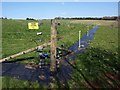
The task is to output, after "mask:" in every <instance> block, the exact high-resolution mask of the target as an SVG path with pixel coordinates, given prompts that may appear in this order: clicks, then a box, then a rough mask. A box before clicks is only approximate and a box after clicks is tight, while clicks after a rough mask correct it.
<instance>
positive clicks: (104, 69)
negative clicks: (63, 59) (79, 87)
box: [71, 48, 120, 88]
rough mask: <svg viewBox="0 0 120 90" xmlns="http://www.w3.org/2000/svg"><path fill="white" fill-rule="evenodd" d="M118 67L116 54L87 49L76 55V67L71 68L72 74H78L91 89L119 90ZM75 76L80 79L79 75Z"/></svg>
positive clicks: (119, 73) (119, 67) (119, 63)
mask: <svg viewBox="0 0 120 90" xmlns="http://www.w3.org/2000/svg"><path fill="white" fill-rule="evenodd" d="M119 65H120V61H119V57H118V52H110V51H108V50H102V49H99V48H88V49H87V50H86V51H84V53H82V54H79V55H78V58H77V61H76V65H73V66H72V65H71V66H72V67H73V68H74V69H75V71H74V73H76V72H79V73H80V74H81V76H82V77H83V78H84V80H85V81H86V82H87V84H88V85H89V86H91V87H92V88H94V87H108V88H109V87H110V88H111V87H112V88H120V87H119V86H120V78H119V76H120V66H119ZM76 75H77V77H80V75H79V74H77V73H76ZM101 76H102V78H103V79H104V80H102V78H101ZM76 79H77V78H76ZM105 80H106V81H105ZM110 82H111V83H110Z"/></svg>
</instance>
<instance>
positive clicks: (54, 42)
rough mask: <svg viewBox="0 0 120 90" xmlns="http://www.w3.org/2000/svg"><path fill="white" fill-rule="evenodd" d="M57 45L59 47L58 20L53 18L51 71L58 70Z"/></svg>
mask: <svg viewBox="0 0 120 90" xmlns="http://www.w3.org/2000/svg"><path fill="white" fill-rule="evenodd" d="M56 47H57V23H56V20H55V19H54V20H51V47H50V48H51V56H50V59H51V63H50V71H52V72H54V71H56Z"/></svg>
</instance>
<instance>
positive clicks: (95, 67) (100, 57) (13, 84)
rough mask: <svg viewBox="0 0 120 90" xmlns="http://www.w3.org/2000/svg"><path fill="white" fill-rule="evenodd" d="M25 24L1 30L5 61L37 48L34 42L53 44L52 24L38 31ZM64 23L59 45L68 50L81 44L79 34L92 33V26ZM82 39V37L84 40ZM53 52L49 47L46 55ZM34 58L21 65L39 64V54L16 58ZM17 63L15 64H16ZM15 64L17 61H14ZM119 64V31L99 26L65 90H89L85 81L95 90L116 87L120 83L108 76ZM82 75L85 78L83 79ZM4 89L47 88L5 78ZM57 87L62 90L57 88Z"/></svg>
mask: <svg viewBox="0 0 120 90" xmlns="http://www.w3.org/2000/svg"><path fill="white" fill-rule="evenodd" d="M28 22H30V21H26V20H3V22H2V23H3V25H2V27H3V29H2V36H3V37H2V40H3V41H2V46H3V47H2V55H3V58H4V57H7V56H9V55H12V54H16V53H18V52H21V51H23V50H27V49H29V48H32V47H35V46H36V44H35V43H34V42H33V41H32V40H31V39H39V38H41V39H43V42H38V41H37V42H38V44H39V45H40V44H42V43H45V42H49V40H50V20H43V21H42V22H43V25H42V26H40V28H39V29H38V30H29V29H28V28H27V23H28ZM58 22H60V23H61V25H60V26H58V29H57V31H58V32H59V34H58V36H57V37H58V38H61V40H60V41H58V42H57V44H58V46H60V45H61V44H62V43H63V42H64V43H65V48H68V47H70V46H71V45H72V44H74V43H75V42H76V41H77V40H78V31H79V30H81V31H82V35H84V34H85V33H86V31H87V30H88V26H89V28H90V29H91V28H92V25H87V24H82V23H70V22H71V21H70V20H58ZM40 31H42V32H43V35H41V36H36V33H37V32H40ZM82 35H81V37H82ZM49 50H50V48H49V47H47V48H46V49H45V50H44V52H48V51H49ZM27 57H35V59H27V60H23V61H21V62H20V63H27V62H36V63H38V60H37V57H38V53H37V52H31V53H28V54H26V55H23V56H20V57H17V58H16V59H19V58H27ZM16 59H15V60H16ZM13 60H14V59H13ZM48 62H49V60H48ZM119 64H120V61H119V59H118V28H116V27H112V28H110V26H100V27H99V30H98V31H97V32H96V33H95V37H94V39H93V40H92V41H90V42H89V46H88V48H87V49H86V50H85V52H84V53H83V54H80V55H78V58H77V59H76V65H75V67H76V69H75V70H74V72H73V75H72V80H70V81H69V82H68V86H66V88H88V87H89V85H88V84H87V82H86V81H85V78H87V80H88V81H89V82H90V83H92V85H94V86H96V87H97V86H98V87H100V88H109V87H117V85H118V84H120V81H119V80H118V79H117V80H111V79H108V78H107V77H106V76H105V74H110V73H112V74H116V75H118V74H119V73H120V72H119V70H120V68H119ZM81 72H82V73H83V75H84V76H85V78H84V77H83V76H82V74H81ZM2 79H3V85H2V86H3V87H4V88H25V87H26V88H44V86H41V85H39V84H38V82H35V83H30V82H28V81H22V80H17V79H14V78H11V77H2ZM56 87H59V86H58V85H56Z"/></svg>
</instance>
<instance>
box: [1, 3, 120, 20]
mask: <svg viewBox="0 0 120 90" xmlns="http://www.w3.org/2000/svg"><path fill="white" fill-rule="evenodd" d="M2 16H3V17H7V18H14V19H25V18H27V17H29V18H35V19H53V18H55V17H103V16H118V3H117V2H2Z"/></svg>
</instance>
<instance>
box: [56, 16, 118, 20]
mask: <svg viewBox="0 0 120 90" xmlns="http://www.w3.org/2000/svg"><path fill="white" fill-rule="evenodd" d="M119 18H120V17H119ZM55 19H65V20H66V19H67V20H118V17H117V16H113V17H107V16H105V17H100V18H98V17H95V18H94V17H74V18H69V17H67V18H64V17H56V18H55Z"/></svg>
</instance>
